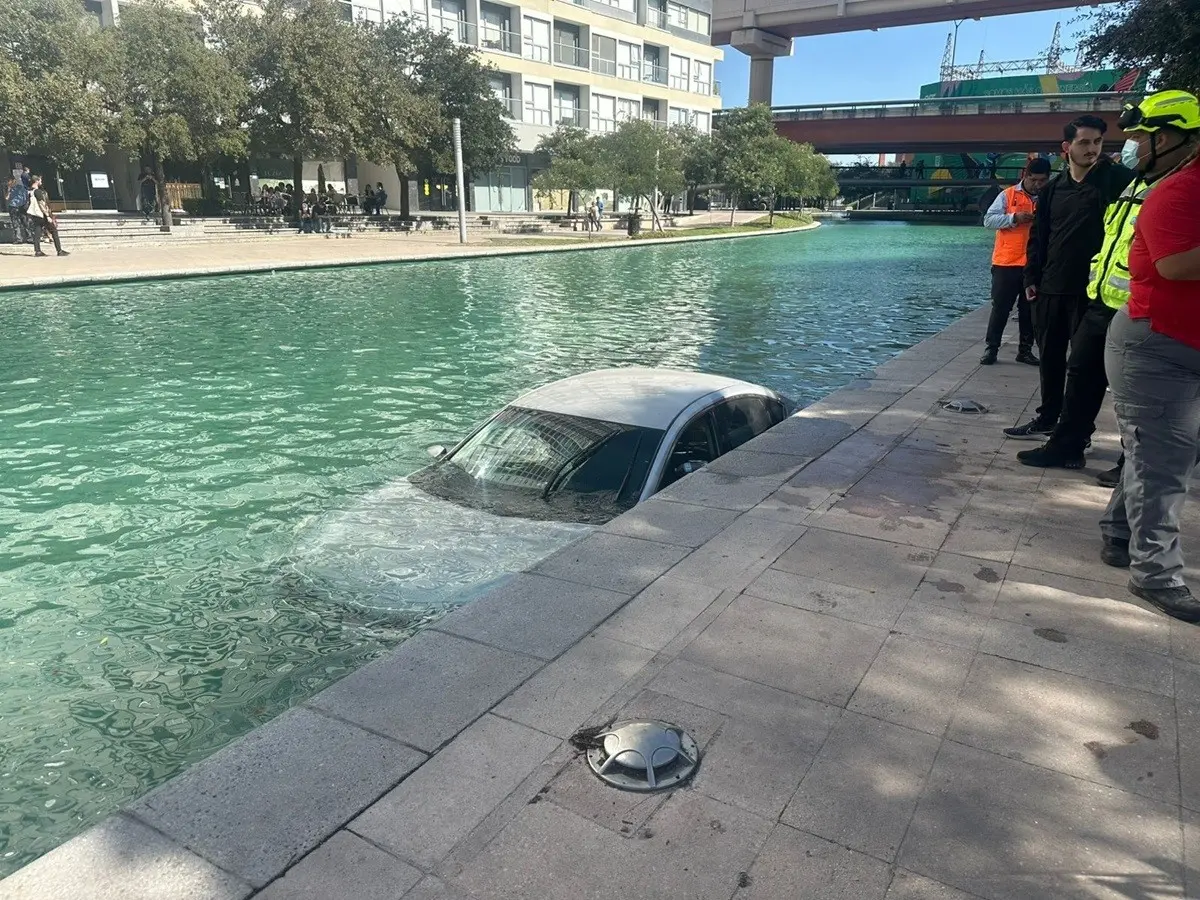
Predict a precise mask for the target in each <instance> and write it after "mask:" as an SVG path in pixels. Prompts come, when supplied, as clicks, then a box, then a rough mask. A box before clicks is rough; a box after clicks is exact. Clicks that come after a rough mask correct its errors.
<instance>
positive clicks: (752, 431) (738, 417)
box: [713, 397, 779, 453]
mask: <svg viewBox="0 0 1200 900" xmlns="http://www.w3.org/2000/svg"><path fill="white" fill-rule="evenodd" d="M776 405H778V404H776ZM713 412H714V415H715V416H716V420H717V435H718V437H719V438H720V441H721V452H722V453H728V452H729V451H730V450H734V449H736V448H737V447H740V446H741V445H742V444H744V443H746V441H748V440H750V439H751V438H755V437H758V435H760V434H762V433H763V432H764V431H766V430H767V429H768V428H770V427H771V426H772V425H774V424H776V423H777V422H778V421H779V418H777V416H776V415H775V414H774V412H773V410H772V408H771V406H770V402H769V401H768V399H767V398H766V397H734V398H733V399H731V400H726V401H725V402H724V403H722V404H720V405H719V406H718V407H717V408H716V409H715V410H714V411H713Z"/></svg>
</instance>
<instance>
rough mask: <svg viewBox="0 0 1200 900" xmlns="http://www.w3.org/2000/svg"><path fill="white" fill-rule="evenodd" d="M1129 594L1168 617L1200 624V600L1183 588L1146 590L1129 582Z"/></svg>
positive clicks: (1185, 586) (1185, 587)
mask: <svg viewBox="0 0 1200 900" xmlns="http://www.w3.org/2000/svg"><path fill="white" fill-rule="evenodd" d="M1129 593H1131V594H1133V596H1135V597H1140V598H1141V599H1143V600H1145V601H1146V602H1147V603H1149V604H1150V605H1151V606H1155V607H1157V608H1158V609H1161V610H1162V611H1163V612H1165V613H1166V614H1167V615H1168V616H1173V617H1174V618H1176V619H1180V620H1181V621H1184V622H1200V600H1197V599H1196V598H1195V597H1193V596H1192V592H1191V591H1189V590H1188V589H1187V585H1184V586H1183V587H1169V588H1148V587H1142V586H1141V585H1137V584H1134V583H1133V582H1132V581H1131V582H1129Z"/></svg>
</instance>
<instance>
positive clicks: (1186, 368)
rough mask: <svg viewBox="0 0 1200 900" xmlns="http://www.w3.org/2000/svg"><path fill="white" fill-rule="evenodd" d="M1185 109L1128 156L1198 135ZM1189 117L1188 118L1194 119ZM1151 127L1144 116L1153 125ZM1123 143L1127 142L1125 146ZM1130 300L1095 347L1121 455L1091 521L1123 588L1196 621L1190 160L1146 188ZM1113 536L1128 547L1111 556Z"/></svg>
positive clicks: (1193, 162) (1199, 266)
mask: <svg viewBox="0 0 1200 900" xmlns="http://www.w3.org/2000/svg"><path fill="white" fill-rule="evenodd" d="M1191 104H1192V110H1193V112H1191V113H1189V114H1187V115H1186V116H1180V117H1179V119H1178V120H1177V121H1172V122H1170V123H1158V124H1160V125H1162V126H1163V127H1160V128H1159V130H1158V131H1157V132H1154V133H1150V132H1140V133H1139V132H1134V134H1136V135H1137V136H1136V138H1134V140H1136V142H1137V148H1136V151H1137V153H1138V155H1139V156H1146V155H1149V154H1155V155H1157V154H1162V153H1166V152H1170V150H1172V149H1174V148H1176V147H1178V146H1179V145H1180V142H1183V144H1192V145H1197V144H1200V117H1197V115H1196V113H1195V111H1194V110H1195V98H1192V100H1191ZM1193 120H1195V121H1193ZM1152 124H1153V123H1152ZM1130 152H1132V149H1131V150H1130ZM1129 282H1130V299H1129V303H1128V305H1127V306H1126V307H1125V308H1124V309H1122V310H1121V311H1120V312H1118V313H1117V314H1116V316H1115V317H1114V318H1113V321H1112V325H1111V326H1110V327H1109V331H1108V338H1107V341H1106V345H1105V360H1104V362H1105V369H1106V370H1107V372H1108V378H1109V382H1110V383H1111V385H1112V390H1113V399H1114V401H1115V406H1116V411H1117V419H1118V421H1119V423H1120V428H1121V440H1122V444H1123V446H1124V449H1125V455H1126V463H1125V470H1124V474H1123V476H1122V482H1121V484H1120V485H1118V487H1117V489H1116V490H1115V491H1113V496H1112V500H1111V501H1110V503H1109V505H1108V509H1107V510H1106V511H1105V514H1104V518H1103V519H1102V520H1101V522H1100V530H1101V533H1102V535H1103V537H1104V543H1105V552H1104V555H1103V556H1102V559H1103V560H1104V561H1105V562H1106V563H1108V564H1110V565H1122V564H1124V563H1127V564H1128V565H1129V568H1130V581H1129V590H1130V591H1131V592H1132V593H1133V594H1134V595H1135V596H1137V597H1140V598H1142V599H1143V600H1146V601H1148V602H1149V603H1151V604H1153V605H1154V606H1156V607H1158V608H1159V609H1161V610H1163V611H1164V612H1166V613H1167V614H1168V615H1171V616H1174V617H1175V618H1178V619H1182V620H1184V621H1187V622H1196V623H1200V600H1197V599H1196V598H1194V597H1193V596H1192V594H1191V591H1190V590H1188V587H1187V585H1186V584H1184V581H1183V552H1182V549H1181V548H1180V544H1179V517H1180V513H1181V511H1182V509H1183V504H1184V501H1185V500H1186V498H1187V489H1188V483H1189V481H1190V480H1191V476H1192V471H1193V469H1194V468H1195V466H1196V457H1197V452H1198V451H1200V159H1197V155H1196V152H1195V151H1193V153H1192V155H1191V158H1190V159H1189V160H1188V161H1187V162H1185V163H1183V164H1182V165H1181V166H1180V167H1179V168H1178V169H1177V170H1176V171H1175V172H1174V173H1173V174H1172V175H1170V176H1169V177H1167V178H1166V179H1164V180H1163V181H1162V182H1161V183H1160V184H1158V185H1156V186H1155V188H1154V190H1153V191H1151V192H1150V194H1149V195H1148V196H1147V198H1146V202H1145V204H1144V205H1143V206H1142V210H1141V214H1140V215H1139V216H1138V218H1137V223H1136V226H1135V230H1134V236H1133V245H1132V247H1131V249H1130V252H1129ZM1122 545H1125V546H1127V547H1128V552H1127V554H1126V555H1124V558H1122V554H1121V553H1119V552H1117V551H1119V550H1121V549H1122Z"/></svg>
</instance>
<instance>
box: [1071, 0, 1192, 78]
mask: <svg viewBox="0 0 1200 900" xmlns="http://www.w3.org/2000/svg"><path fill="white" fill-rule="evenodd" d="M1084 19H1085V21H1086V22H1087V24H1088V27H1087V31H1086V33H1085V34H1084V36H1083V38H1082V48H1083V58H1084V61H1085V62H1086V63H1088V64H1089V65H1117V66H1122V67H1124V68H1142V69H1148V70H1150V73H1151V77H1152V84H1153V86H1154V88H1155V89H1156V90H1168V89H1171V90H1182V91H1190V92H1192V93H1200V53H1197V51H1196V48H1197V46H1200V3H1198V2H1197V0H1121V2H1119V3H1114V4H1111V5H1107V6H1101V7H1099V8H1097V9H1095V10H1092V11H1091V12H1089V13H1087V14H1086V15H1085V16H1084Z"/></svg>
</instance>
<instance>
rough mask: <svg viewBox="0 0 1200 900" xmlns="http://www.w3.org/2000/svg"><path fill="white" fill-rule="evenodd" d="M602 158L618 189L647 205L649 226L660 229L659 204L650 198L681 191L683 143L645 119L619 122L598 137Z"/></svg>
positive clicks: (639, 202)
mask: <svg viewBox="0 0 1200 900" xmlns="http://www.w3.org/2000/svg"><path fill="white" fill-rule="evenodd" d="M599 146H600V151H601V158H602V159H603V160H604V163H605V168H606V171H607V173H608V177H609V179H611V180H612V182H613V183H614V184H615V185H616V187H617V190H618V191H619V192H620V193H621V194H623V195H625V196H627V197H632V198H633V199H634V200H635V202H637V204H638V205H639V206H640V205H641V200H643V199H644V200H646V201H648V202H649V206H650V210H651V212H650V216H651V225H652V227H653V228H654V229H655V230H661V229H662V224H661V222H660V221H659V217H658V212H659V210H658V204H657V203H654V202H650V201H651V198H652V197H656V196H657V195H663V194H675V193H678V192H679V191H681V190H683V188H684V185H685V182H684V178H683V144H682V143H681V142H680V140H679V137H678V136H677V135H675V134H673V133H672V132H670V131H667V130H664V129H662V128H656V127H655V126H654V124H653V123H651V122H648V121H646V120H645V119H631V120H627V121H624V122H622V123H621V124H620V125H618V126H617V130H616V131H613V132H609V133H608V134H605V135H602V136H600V138H599Z"/></svg>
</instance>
